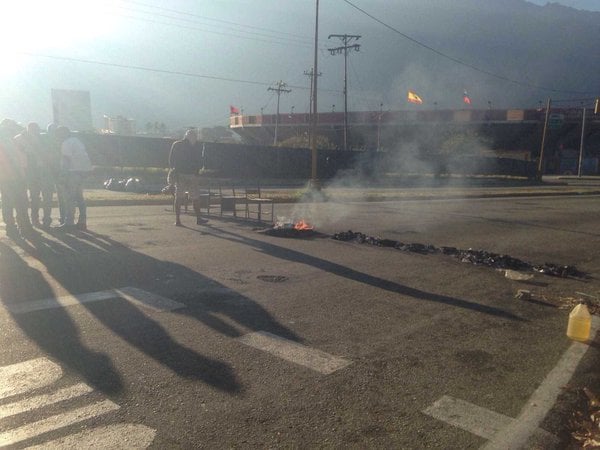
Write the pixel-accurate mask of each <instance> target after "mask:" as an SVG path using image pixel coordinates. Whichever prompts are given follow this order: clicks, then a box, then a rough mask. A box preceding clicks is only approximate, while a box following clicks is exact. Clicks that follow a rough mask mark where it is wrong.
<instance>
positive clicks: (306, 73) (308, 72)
mask: <svg viewBox="0 0 600 450" xmlns="http://www.w3.org/2000/svg"><path fill="white" fill-rule="evenodd" d="M304 75H306V76H307V77H309V78H310V100H309V103H308V111H309V112H308V122H309V123H310V115H311V114H312V103H313V82H314V78H315V74H314V69H313V68H312V67H311V68H310V70H305V71H304ZM321 75H323V74H322V73H321V72H319V73H317V74H316V76H317V77H320V76H321Z"/></svg>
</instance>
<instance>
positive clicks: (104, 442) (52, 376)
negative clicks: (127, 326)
mask: <svg viewBox="0 0 600 450" xmlns="http://www.w3.org/2000/svg"><path fill="white" fill-rule="evenodd" d="M62 374H63V371H62V369H61V367H60V366H59V365H58V364H55V363H53V362H51V361H49V360H48V359H46V358H38V359H32V360H30V361H24V362H21V363H18V364H12V365H9V366H4V367H0V394H1V395H0V399H3V398H8V397H11V396H14V395H18V394H24V393H30V392H33V391H35V390H36V389H40V388H44V387H48V386H51V385H52V384H53V383H55V382H56V381H58V380H59V379H60V378H61V377H62ZM93 391H94V390H93V389H92V388H91V387H90V386H88V385H87V384H85V383H77V384H75V385H72V386H68V387H65V388H62V389H58V390H55V391H53V392H51V393H45V394H39V395H31V396H29V397H28V398H24V399H21V400H18V401H16V402H12V403H7V404H2V405H0V420H2V419H5V418H7V417H11V416H15V415H17V414H23V413H27V412H30V411H33V410H36V409H40V408H43V407H46V406H50V405H53V404H56V403H58V402H61V401H65V400H70V399H75V398H80V397H83V396H85V395H86V394H89V393H91V392H93ZM82 401H85V399H84V400H82ZM88 403H89V401H88ZM118 409H119V405H117V404H116V403H113V402H111V401H110V400H104V401H99V402H96V403H92V404H88V405H87V406H83V407H79V408H73V409H71V410H69V411H67V412H64V413H61V414H57V415H54V416H50V417H46V418H44V419H41V420H38V421H36V422H33V423H31V422H30V423H26V424H25V425H22V426H19V427H17V428H13V429H6V426H5V427H3V428H4V431H3V432H2V433H0V447H5V446H8V445H13V444H17V443H19V442H23V441H25V440H28V439H33V438H36V437H39V436H41V435H43V434H44V433H48V432H51V431H56V430H60V429H61V428H64V427H68V426H70V425H73V424H76V423H79V422H83V421H85V420H88V419H91V418H94V417H97V416H100V415H103V414H107V413H109V412H112V411H116V410H118ZM63 410H64V408H63ZM27 417H28V416H27V415H24V416H23V419H24V420H27ZM155 435H156V430H154V429H152V428H148V427H146V426H144V425H135V424H114V425H109V426H103V427H99V428H94V429H90V430H85V431H83V432H80V433H77V434H72V435H69V436H64V437H62V438H59V439H56V440H53V441H51V442H47V443H44V444H40V445H37V446H36V447H35V448H40V449H41V448H52V449H63V448H72V449H80V448H115V449H141V448H147V447H148V446H149V445H150V444H151V443H152V441H153V440H154V436H155Z"/></svg>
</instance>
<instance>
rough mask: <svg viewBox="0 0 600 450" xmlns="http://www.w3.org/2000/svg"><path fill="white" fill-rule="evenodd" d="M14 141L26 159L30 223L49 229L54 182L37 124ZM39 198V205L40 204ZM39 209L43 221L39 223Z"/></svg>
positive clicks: (30, 124)
mask: <svg viewBox="0 0 600 450" xmlns="http://www.w3.org/2000/svg"><path fill="white" fill-rule="evenodd" d="M15 141H16V142H17V144H18V145H19V147H20V149H21V151H23V152H24V153H25V156H26V158H27V170H26V178H27V187H28V188H29V201H30V204H31V223H32V224H33V226H34V227H38V228H39V227H40V226H41V225H42V224H43V225H44V227H49V226H50V223H52V219H51V217H50V216H51V213H52V195H53V193H54V186H53V184H54V181H53V179H52V178H53V177H52V175H51V166H52V162H51V161H50V160H49V154H48V149H47V148H46V147H45V145H44V142H43V140H42V136H41V134H40V127H39V125H38V124H37V123H35V122H31V123H29V124H28V125H27V129H26V130H25V131H23V132H22V133H21V134H19V135H17V136H15ZM40 196H41V203H40ZM40 207H41V209H42V212H43V219H42V222H41V223H40Z"/></svg>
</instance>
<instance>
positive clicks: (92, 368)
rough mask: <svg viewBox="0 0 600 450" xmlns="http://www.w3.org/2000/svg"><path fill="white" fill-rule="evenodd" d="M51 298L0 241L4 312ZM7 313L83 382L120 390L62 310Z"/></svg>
mask: <svg viewBox="0 0 600 450" xmlns="http://www.w3.org/2000/svg"><path fill="white" fill-rule="evenodd" d="M30 295H31V297H30ZM53 296H54V294H53V291H52V287H51V286H50V285H49V284H48V282H47V281H46V280H45V279H44V277H43V276H42V274H41V273H40V271H39V270H36V269H34V268H32V267H30V266H29V265H28V264H27V263H26V262H25V261H24V260H23V258H21V256H20V255H19V254H17V252H16V251H15V250H14V249H13V248H12V247H11V246H9V245H6V244H5V243H2V242H0V299H1V301H2V302H3V303H4V304H5V306H7V309H9V310H10V306H11V305H12V304H15V303H19V302H22V301H26V300H34V299H36V298H49V297H53ZM11 314H12V318H13V320H14V321H15V322H16V323H17V325H18V326H19V327H20V328H21V330H22V331H23V332H24V333H25V334H26V335H27V336H28V337H29V338H30V339H32V340H33V341H34V342H35V343H36V344H37V345H38V346H39V347H40V348H41V349H42V350H43V351H44V352H45V353H46V354H48V355H50V356H51V357H53V358H56V359H57V360H59V361H61V363H62V364H64V365H65V366H66V367H68V368H69V369H70V370H73V371H75V372H78V373H79V374H80V375H81V376H82V377H83V379H84V380H85V381H86V382H87V383H89V384H90V385H93V386H95V387H96V388H97V389H99V390H101V391H103V392H105V393H116V392H119V391H121V389H122V388H123V382H122V380H121V377H120V375H119V373H118V372H117V371H116V370H115V368H114V366H113V364H112V362H111V360H110V358H109V357H108V356H107V355H106V354H105V353H102V352H98V351H94V350H92V349H90V348H88V347H86V346H85V345H84V344H83V343H82V341H81V332H80V330H79V329H78V327H77V325H76V324H75V323H74V322H73V320H72V319H71V317H70V315H69V314H68V312H67V311H66V310H65V309H63V308H55V309H53V310H51V311H48V310H46V311H38V312H33V313H30V314H15V313H11ZM4 345H10V344H9V343H6V344H4Z"/></svg>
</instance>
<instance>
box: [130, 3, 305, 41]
mask: <svg viewBox="0 0 600 450" xmlns="http://www.w3.org/2000/svg"><path fill="white" fill-rule="evenodd" d="M124 9H128V8H124ZM128 10H130V9H128ZM132 11H133V12H137V13H141V14H150V13H146V12H143V11H136V10H132ZM152 15H153V16H156V17H163V18H166V19H172V20H176V21H182V22H187V23H191V24H198V22H197V21H193V20H185V19H180V18H178V17H172V16H168V15H164V14H152ZM119 17H121V18H124V19H130V20H136V21H139V22H146V23H155V24H159V25H166V26H171V27H175V28H181V29H187V30H195V31H202V32H205V33H211V34H218V35H222V36H230V37H236V38H240V39H247V40H254V41H258V42H267V43H274V44H283V45H289V44H290V43H294V44H296V45H299V46H302V47H310V45H311V44H310V41H308V40H299V39H291V38H287V37H280V36H271V35H268V34H264V33H256V32H252V31H245V30H236V29H233V28H229V29H230V30H231V31H233V32H234V33H245V34H248V35H254V36H259V37H264V38H269V39H270V40H267V39H260V38H259V37H258V38H257V37H252V36H244V35H240V34H234V33H226V32H223V31H214V30H207V29H205V28H200V27H197V26H191V25H182V24H177V23H172V22H166V21H160V20H156V19H150V18H145V17H137V16H132V15H124V14H119ZM208 26H212V25H210V24H208ZM278 41H280V42H278Z"/></svg>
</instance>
